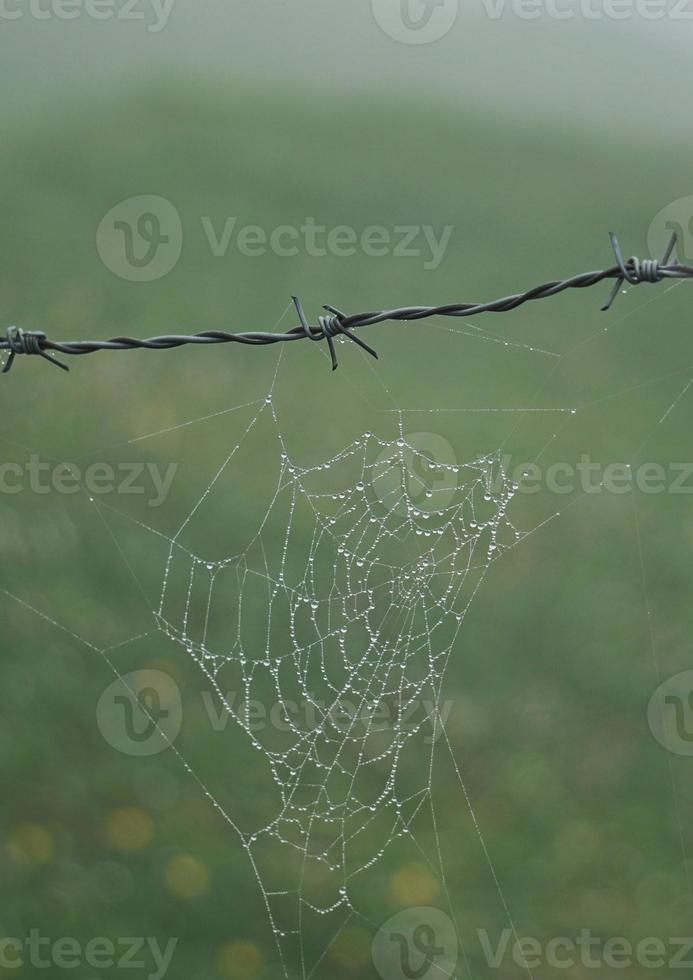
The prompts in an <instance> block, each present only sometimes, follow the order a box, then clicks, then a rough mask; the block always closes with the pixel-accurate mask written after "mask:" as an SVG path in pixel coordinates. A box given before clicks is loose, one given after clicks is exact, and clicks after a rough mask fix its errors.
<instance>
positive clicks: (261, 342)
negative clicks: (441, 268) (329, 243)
mask: <svg viewBox="0 0 693 980" xmlns="http://www.w3.org/2000/svg"><path fill="white" fill-rule="evenodd" d="M610 239H611V245H612V248H613V251H614V255H615V257H616V265H614V266H611V268H608V269H604V270H602V271H599V272H585V273H582V274H581V275H577V276H572V277H571V278H569V279H558V280H554V281H553V282H547V283H544V285H543V286H535V287H534V288H533V289H529V290H527V291H526V292H524V293H515V294H513V295H512V296H506V297H504V298H503V299H496V300H492V301H491V302H489V303H453V304H450V305H447V306H405V307H401V308H399V309H392V310H377V311H372V312H370V313H352V314H351V315H347V314H346V313H343V312H342V311H341V310H338V309H335V307H333V306H325V307H324V309H325V310H326V311H327V313H328V314H329V316H320V317H318V324H317V326H315V325H311V324H310V323H309V322H308V320H307V318H306V315H305V312H304V310H303V307H302V305H301V302H300V300H299V299H298V297H296V296H294V297H292V299H293V302H294V305H295V307H296V312H297V314H298V318H299V321H300V325H299V326H297V327H294V328H293V329H292V330H289V331H288V332H286V333H269V332H265V331H247V332H244V333H226V332H224V331H220V330H207V331H204V332H203V333H197V334H168V335H164V336H161V337H149V338H148V339H146V340H141V339H138V338H136V337H113V338H112V339H111V340H65V341H55V340H49V339H48V337H47V336H46V334H45V333H43V332H40V331H27V330H22V329H21V328H20V327H16V326H12V327H9V328H8V330H7V333H6V339H5V340H0V350H6V351H9V357H8V359H7V362H6V364H5V367H4V369H3V372H2V373H3V374H6V373H7V372H8V371H9V370H10V369H11V367H12V365H13V364H14V361H15V358H16V357H17V356H18V355H20V354H29V355H32V354H36V355H39V356H41V357H43V358H45V359H46V360H47V361H49V362H50V363H51V364H55V365H56V366H57V367H60V368H62V369H63V370H65V371H67V370H69V369H68V367H67V365H66V364H63V363H62V362H61V361H58V360H56V359H55V358H54V357H52V356H51V355H50V353H48V352H52V351H56V352H59V353H62V354H93V353H94V352H95V351H100V350H137V349H146V350H171V349H172V348H174V347H183V346H185V345H187V344H230V343H234V344H250V345H254V346H265V345H268V344H279V343H285V342H289V341H293V340H313V341H318V342H319V341H326V343H327V346H328V348H329V351H330V357H331V360H332V369H333V370H336V368H337V366H338V362H337V354H336V351H335V345H334V338H335V337H337V336H340V335H341V336H344V337H347V338H348V339H349V340H352V341H353V342H354V343H355V344H358V346H359V347H362V348H363V349H364V350H365V351H367V352H368V353H369V354H371V355H372V356H373V357H376V358H377V356H378V355H377V354H376V352H375V351H374V350H373V348H372V347H369V346H368V344H366V343H365V342H364V341H363V340H362V339H361V338H360V337H357V336H356V334H355V333H354V330H358V329H361V328H362V327H368V326H372V325H374V324H376V323H384V322H385V321H386V320H395V321H397V320H424V319H426V318H427V317H431V316H451V317H465V316H476V315H477V314H479V313H507V312H508V311H509V310H515V309H517V307H518V306H522V305H524V304H525V303H529V302H531V301H534V300H537V299H546V298H547V297H549V296H556V295H557V294H558V293H562V292H563V291H564V290H566V289H586V288H589V287H590V286H595V285H596V284H597V283H600V282H604V281H605V280H607V279H613V280H614V285H613V288H612V290H611V292H610V294H609V297H608V299H607V301H606V303H605V304H604V306H603V307H602V310H608V309H610V308H611V305H612V304H613V302H614V300H615V299H616V297H617V296H618V293H619V290H620V289H621V287H622V286H623V285H624V284H625V283H629V284H630V285H632V286H636V285H638V284H639V283H642V282H649V283H657V282H662V281H663V280H664V279H693V267H691V266H687V265H681V264H679V263H678V262H677V261H674V262H671V258H672V256H673V254H674V250H675V248H676V241H677V239H676V234H674V235H672V238H671V241H670V242H669V245H668V246H667V249H666V252H665V253H664V256H663V258H662V260H661V261H658V260H656V259H638V258H636V257H635V256H631V258H629V259H628V260H627V261H626V260H624V258H623V255H622V253H621V249H620V247H619V243H618V239H617V237H616V235H615V234H614V233H613V232H611V233H610Z"/></svg>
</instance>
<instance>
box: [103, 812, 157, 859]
mask: <svg viewBox="0 0 693 980" xmlns="http://www.w3.org/2000/svg"><path fill="white" fill-rule="evenodd" d="M154 831H155V826H154V820H153V818H152V816H151V814H149V813H147V811H146V810H142V809H140V808H139V807H122V808H120V809H118V810H113V811H112V812H111V813H109V815H108V817H107V818H106V836H107V838H108V841H109V843H110V844H111V845H112V846H113V847H116V848H118V850H119V851H141V850H142V849H143V848H145V847H147V846H148V845H149V844H151V842H152V840H153V839H154Z"/></svg>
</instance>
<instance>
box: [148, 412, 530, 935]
mask: <svg viewBox="0 0 693 980" xmlns="http://www.w3.org/2000/svg"><path fill="white" fill-rule="evenodd" d="M263 414H267V415H269V416H270V417H271V420H272V423H273V427H274V435H275V438H276V442H277V450H278V452H279V454H280V465H279V472H278V477H277V482H276V486H275V487H274V489H273V492H272V494H271V500H270V503H269V507H268V509H267V511H266V513H265V514H264V516H263V518H262V520H261V522H260V524H259V526H258V527H257V528H256V529H253V530H252V531H251V532H250V533H249V535H248V538H249V540H248V542H247V544H246V545H245V546H244V547H243V548H242V549H241V550H239V552H238V553H237V554H234V555H233V556H232V557H230V558H227V559H222V560H209V559H208V558H207V556H205V555H195V554H190V553H189V552H188V550H187V548H186V547H185V545H184V544H183V543H182V541H183V540H184V539H185V531H186V530H187V529H188V528H189V523H190V519H188V520H186V522H185V523H184V525H183V527H182V528H181V530H180V531H179V533H178V535H176V537H175V538H174V539H173V540H172V541H171V544H170V549H169V554H168V560H167V564H166V572H165V576H164V582H163V587H162V592H161V600H160V606H159V610H158V614H157V615H158V619H159V622H160V624H161V626H162V628H163V629H165V631H166V632H167V634H168V635H169V637H170V638H171V639H173V640H175V641H176V642H177V643H179V644H180V645H181V646H182V647H183V648H184V649H185V650H186V651H187V653H188V654H189V655H190V656H191V657H192V658H193V659H194V660H195V662H196V663H197V664H198V665H199V667H200V668H201V670H202V671H203V673H204V675H205V677H206V678H207V679H208V681H209V682H210V683H211V685H212V687H213V689H214V691H215V692H216V695H217V696H218V698H219V699H220V701H221V703H222V704H223V705H224V707H225V708H226V710H227V711H228V712H229V714H230V716H231V717H232V718H233V719H234V721H235V723H236V724H237V725H238V726H240V728H241V729H242V730H243V731H244V732H245V734H246V735H247V736H248V738H249V739H250V740H251V743H252V746H253V747H254V749H255V750H256V751H257V752H258V753H259V754H260V755H261V756H262V759H263V761H264V763H265V765H266V767H267V768H268V770H269V772H270V774H271V779H272V782H273V784H274V787H275V790H276V793H275V796H274V800H273V804H272V806H271V810H272V812H271V815H270V816H269V818H268V820H267V822H266V823H264V824H263V825H262V826H261V827H259V828H258V829H256V830H254V831H253V832H245V833H241V838H242V842H243V844H244V846H245V847H246V849H247V851H248V853H249V855H251V857H252V859H253V866H254V868H255V870H256V872H257V876H258V881H259V884H260V887H261V889H262V893H263V896H264V898H265V902H266V906H267V910H268V913H269V915H270V921H271V924H272V928H273V930H274V934H275V936H276V937H277V939H278V940H282V939H290V938H291V937H297V939H298V940H299V941H300V935H301V922H302V919H303V917H304V915H305V914H306V912H312V913H316V914H319V915H325V914H328V913H334V912H337V911H338V910H342V911H344V912H345V913H350V912H352V911H353V906H352V899H351V894H350V893H351V886H352V883H353V881H354V879H355V878H357V877H358V876H359V875H361V874H362V873H363V872H364V871H366V870H367V869H368V868H370V867H372V866H373V865H374V864H375V863H376V862H377V861H378V860H379V859H380V858H381V857H382V856H383V854H384V853H385V851H386V849H387V847H388V845H389V844H390V843H391V842H392V841H393V840H394V839H395V838H396V837H398V836H402V835H405V834H407V833H408V832H409V827H410V824H411V822H412V820H413V819H414V817H415V816H416V815H417V814H418V813H419V811H420V810H421V808H422V806H424V805H426V804H427V803H428V801H429V795H430V792H431V770H430V766H421V764H420V762H419V764H418V765H416V766H414V767H413V774H412V767H411V765H410V763H411V752H412V751H414V752H415V753H417V755H418V757H419V760H420V748H421V743H422V741H423V737H424V736H425V735H426V734H428V735H429V741H432V742H433V741H434V740H432V739H430V735H431V733H432V732H435V731H436V728H437V726H438V725H439V719H438V716H437V712H438V706H439V704H440V700H441V695H442V690H441V689H442V683H443V677H444V673H445V667H446V665H447V662H448V658H449V657H450V654H451V652H452V650H453V648H454V645H455V641H456V639H457V636H458V633H459V630H460V627H461V625H462V622H463V620H464V617H465V613H466V611H467V609H468V608H469V605H470V603H471V601H472V599H473V597H474V595H475V594H476V591H477V590H478V588H479V587H480V585H481V582H482V581H483V578H484V576H485V574H486V571H487V570H488V568H489V566H490V564H491V562H492V561H493V560H494V558H496V557H498V556H499V555H501V554H502V553H503V551H504V550H505V549H507V548H508V547H510V546H511V545H513V544H515V543H516V542H517V540H518V538H519V537H520V536H521V532H520V531H518V530H517V529H516V528H515V527H514V526H513V524H512V523H511V521H510V519H509V517H508V506H509V504H510V502H511V500H512V497H513V493H514V490H515V489H516V488H515V487H513V486H512V485H511V484H510V482H509V480H508V478H507V477H506V476H505V474H504V473H503V472H502V470H501V468H500V464H499V460H498V459H497V458H495V457H494V456H486V457H483V458H480V459H475V460H471V461H469V462H465V463H463V464H457V463H452V462H451V463H445V462H440V461H439V460H436V459H435V458H434V457H432V455H431V452H430V449H422V448H420V447H419V446H417V445H416V440H413V441H412V440H410V439H408V438H407V436H406V435H405V433H404V430H403V429H402V430H401V432H400V435H399V437H398V438H397V439H395V440H392V441H384V440H382V439H380V438H379V437H377V436H376V435H374V434H373V433H365V434H364V435H363V436H362V437H361V438H359V439H357V440H356V441H354V442H353V443H351V444H350V445H349V446H347V447H346V448H344V449H343V450H342V451H341V452H339V453H338V454H337V455H336V456H334V457H333V458H331V459H329V460H327V461H325V462H322V463H320V464H318V465H313V466H307V467H302V466H301V465H299V464H298V463H296V462H294V461H293V460H292V459H291V457H290V456H289V454H288V452H287V450H286V443H285V441H284V438H283V435H282V430H281V425H280V422H279V417H278V414H277V411H276V409H275V406H274V403H273V401H272V399H271V398H270V399H268V401H267V402H266V403H265V405H264V406H263V408H262V409H261V411H260V413H258V415H256V416H255V418H254V419H253V421H252V422H251V425H250V426H249V427H248V429H247V430H246V433H245V435H246V436H247V437H249V436H250V435H251V433H252V432H253V430H254V428H255V426H256V425H257V424H258V423H259V422H260V420H261V418H262V416H263ZM238 448H239V447H238V446H235V447H234V449H233V450H232V452H231V454H230V456H229V458H228V460H227V462H226V463H225V466H224V469H226V467H227V466H230V465H232V461H233V458H234V457H235V456H236V453H237V451H238ZM431 471H434V472H435V473H436V475H437V477H438V482H434V483H433V486H432V487H431V488H430V489H428V488H429V486H430V480H429V479H428V477H430V475H431ZM417 473H420V476H419V477H417V475H416V474H417ZM219 475H220V474H217V478H218V477H219ZM297 526H300V527H301V528H305V527H309V528H310V532H309V534H308V535H305V533H304V532H303V531H297V530H296V528H297ZM174 580H177V581H179V582H180V581H181V580H183V581H185V582H187V586H186V589H185V592H186V598H185V602H184V603H182V604H181V603H180V602H179V600H178V596H179V590H177V589H172V587H171V583H172V582H173V581H174ZM258 637H262V639H261V641H258ZM229 690H234V691H240V692H242V696H241V699H240V703H238V704H235V705H231V704H230V703H229V701H228V700H227V697H226V694H225V692H227V691H229ZM253 700H262V701H264V702H266V703H273V704H274V705H275V706H276V708H277V712H276V714H277V716H278V717H279V718H280V719H281V721H282V724H281V726H280V727H281V731H280V732H278V731H276V730H275V729H274V728H273V727H272V726H267V728H263V730H262V731H260V732H258V731H256V730H255V727H254V725H253V723H252V718H251V701H253ZM297 705H302V706H303V710H302V711H301V712H300V713H298V714H297V712H296V706H297ZM383 711H386V712H387V716H388V724H387V725H386V726H384V725H382V724H381V723H380V722H379V720H378V716H379V715H382V713H383ZM403 770H406V772H404V773H403ZM277 848H279V849H280V850H281V851H283V860H282V871H281V874H280V875H277V874H276V872H275V873H274V874H273V873H272V871H271V870H269V869H268V871H267V872H265V871H264V870H263V868H264V865H265V860H264V857H265V854H266V853H267V851H268V849H269V852H270V853H271V854H272V855H273V856H274V855H276V853H277ZM271 863H272V862H270V864H271ZM273 877H274V878H275V879H277V878H279V879H280V880H281V881H283V882H285V884H284V885H283V886H282V885H281V884H277V882H276V881H274V882H273V881H272V880H271V879H272V878H273Z"/></svg>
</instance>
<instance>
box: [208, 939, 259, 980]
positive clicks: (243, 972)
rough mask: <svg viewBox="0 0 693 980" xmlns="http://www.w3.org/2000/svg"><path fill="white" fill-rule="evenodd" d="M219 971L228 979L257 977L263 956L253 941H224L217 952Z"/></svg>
mask: <svg viewBox="0 0 693 980" xmlns="http://www.w3.org/2000/svg"><path fill="white" fill-rule="evenodd" d="M217 963H218V965H219V972H220V973H221V975H222V976H223V977H228V980H252V978H253V977H257V976H258V974H259V973H260V971H261V970H262V968H263V966H264V965H265V958H264V956H263V955H262V953H261V951H260V950H259V949H258V948H257V946H256V945H255V944H254V943H249V942H243V941H238V942H232V943H225V944H224V945H223V946H222V947H221V949H220V950H219V953H218V954H217Z"/></svg>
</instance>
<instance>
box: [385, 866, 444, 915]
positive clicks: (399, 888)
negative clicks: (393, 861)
mask: <svg viewBox="0 0 693 980" xmlns="http://www.w3.org/2000/svg"><path fill="white" fill-rule="evenodd" d="M439 891H440V883H439V882H438V881H437V880H436V878H435V877H434V876H433V874H432V873H431V872H430V871H429V869H428V868H426V867H424V865H423V864H406V865H405V866H404V867H403V868H400V870H399V871H396V872H395V874H393V876H392V878H391V879H390V894H391V896H392V898H393V899H394V901H395V902H396V903H397V904H398V905H426V904H427V903H428V902H431V901H432V900H433V899H434V898H435V897H436V895H438V893H439Z"/></svg>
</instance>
